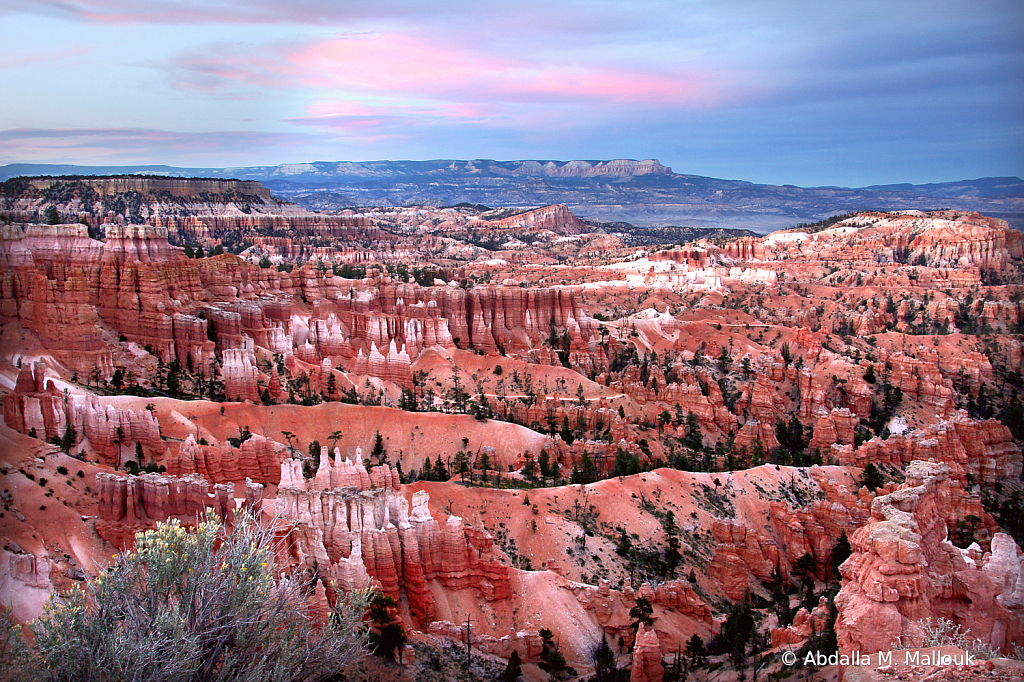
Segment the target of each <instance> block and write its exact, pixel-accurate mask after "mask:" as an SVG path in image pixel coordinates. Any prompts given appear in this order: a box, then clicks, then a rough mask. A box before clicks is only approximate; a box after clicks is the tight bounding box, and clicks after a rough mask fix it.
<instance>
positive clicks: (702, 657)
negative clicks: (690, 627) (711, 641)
mask: <svg viewBox="0 0 1024 682" xmlns="http://www.w3.org/2000/svg"><path fill="white" fill-rule="evenodd" d="M686 654H687V655H688V656H689V657H690V667H691V668H699V667H700V666H702V665H704V664H705V663H706V662H707V660H708V650H707V647H705V646H704V640H703V639H701V638H700V635H698V634H697V633H696V632H695V633H693V635H692V636H691V637H690V639H689V641H687V642H686Z"/></svg>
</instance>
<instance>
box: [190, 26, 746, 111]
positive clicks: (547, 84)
mask: <svg viewBox="0 0 1024 682" xmlns="http://www.w3.org/2000/svg"><path fill="white" fill-rule="evenodd" d="M179 66H180V67H181V69H182V71H181V72H180V75H179V78H180V82H179V85H180V86H181V87H183V88H190V89H198V90H203V91H211V92H212V91H216V90H218V89H223V88H225V87H229V86H230V84H235V85H248V86H254V87H257V88H261V89H265V88H275V89H295V88H298V89H305V90H312V91H314V92H322V93H323V94H324V95H326V96H328V97H330V94H331V93H339V94H340V93H344V99H350V98H359V99H377V100H379V101H380V102H381V103H386V104H387V105H389V106H394V105H396V104H397V105H402V106H414V105H422V106H425V107H426V108H428V109H431V110H434V111H436V112H437V114H438V115H442V116H447V117H473V116H484V115H489V114H494V113H496V111H497V109H498V108H499V107H498V105H499V104H500V103H506V104H507V103H518V104H542V105H549V104H557V103H562V104H567V103H568V104H571V103H578V104H597V105H607V106H626V105H638V106H656V107H657V106H666V107H672V106H694V107H705V106H713V105H715V104H716V103H719V102H720V101H722V100H723V99H724V98H725V97H726V86H725V83H724V81H723V79H721V78H718V77H714V76H713V75H712V74H710V73H702V72H697V71H692V70H691V71H687V70H682V69H668V70H664V69H661V68H651V69H640V68H635V69H628V68H622V67H614V66H605V65H602V64H588V63H583V62H578V63H573V60H572V58H571V57H569V56H563V57H561V58H559V60H558V61H551V62H545V61H542V60H541V59H538V58H526V57H520V56H511V55H506V54H489V53H487V52H483V51H475V50H471V49H469V48H467V47H464V46H462V45H458V44H447V43H441V42H440V41H439V40H424V39H421V38H417V37H413V36H409V35H403V34H397V33H385V34H372V35H361V36H350V37H342V38H335V39H331V40H326V41H321V42H315V43H310V44H299V45H285V46H280V47H278V48H276V49H273V50H271V51H270V52H269V53H264V54H262V55H257V56H253V55H252V54H251V53H248V52H247V53H240V52H238V51H237V50H236V49H234V48H221V49H218V50H216V51H214V52H213V53H212V54H211V53H206V54H203V55H202V56H190V57H186V58H183V59H181V60H179ZM333 99H337V98H333ZM316 106H324V105H313V108H311V109H310V110H309V113H310V115H312V116H317V115H327V114H330V112H322V111H318V110H316V109H315V107H316Z"/></svg>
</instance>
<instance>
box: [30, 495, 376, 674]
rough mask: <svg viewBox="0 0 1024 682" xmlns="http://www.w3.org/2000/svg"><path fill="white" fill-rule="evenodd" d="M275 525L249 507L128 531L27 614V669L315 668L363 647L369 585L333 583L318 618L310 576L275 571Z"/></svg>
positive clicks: (340, 662) (324, 670)
mask: <svg viewBox="0 0 1024 682" xmlns="http://www.w3.org/2000/svg"><path fill="white" fill-rule="evenodd" d="M276 571H277V569H276V568H275V561H274V551H273V535H272V534H271V533H270V532H268V531H267V530H264V529H262V528H260V527H259V525H258V524H257V523H256V522H255V521H254V520H253V519H251V518H250V517H249V515H248V514H245V513H241V514H239V515H238V517H237V519H236V522H235V526H234V528H233V529H232V530H231V532H230V533H227V534H225V533H223V532H221V525H220V523H219V521H218V520H217V519H207V520H205V521H203V522H202V523H200V524H199V525H198V526H197V527H196V528H195V530H188V529H186V528H184V527H183V526H181V524H180V523H178V522H177V521H170V522H167V523H162V524H160V526H159V527H157V528H156V530H152V531H147V532H144V533H139V534H137V535H136V540H135V548H134V549H132V550H131V551H129V552H125V553H123V554H121V555H116V556H115V558H114V563H113V565H112V566H110V567H109V568H108V569H107V570H106V571H104V572H102V573H101V574H100V575H99V576H97V577H96V578H95V579H93V580H90V581H89V582H88V583H87V584H86V586H85V587H84V588H81V587H76V588H74V589H72V590H71V591H69V592H66V593H64V594H63V595H60V596H59V597H55V598H53V599H51V601H50V602H49V603H48V604H47V605H46V607H45V609H44V612H43V615H42V616H40V617H39V618H38V619H37V620H36V621H35V622H34V623H32V625H31V628H32V632H33V634H34V635H35V639H36V645H37V650H36V657H35V661H34V663H35V665H34V666H33V667H34V668H35V669H34V670H33V671H31V673H32V674H31V676H32V677H33V678H34V679H44V680H54V681H57V680H61V681H68V682H77V681H79V680H81V681H85V680H89V681H94V680H96V681H103V682H107V681H109V682H121V681H122V680H132V681H133V682H165V681H182V682H185V681H188V682H205V681H211V682H212V681H215V680H216V681H225V682H227V681H229V680H230V681H235V680H238V681H241V680H253V681H256V680H259V681H263V680H268V681H276V682H292V681H299V680H302V681H303V682H306V681H309V680H323V679H327V678H329V677H332V676H334V675H337V674H338V673H340V672H341V671H342V670H343V669H344V668H345V667H347V665H348V664H349V663H352V662H353V661H355V660H357V659H358V658H361V657H362V656H363V655H364V653H365V646H366V629H365V627H364V625H363V623H362V619H363V615H364V614H365V612H366V608H367V604H368V601H369V597H370V595H369V593H368V592H367V591H362V592H353V593H350V594H349V595H347V596H345V595H341V594H340V593H339V595H340V596H339V599H338V604H337V606H336V608H335V610H334V612H333V614H332V616H331V619H330V623H329V624H328V625H327V626H324V627H320V626H319V625H318V624H317V623H315V622H313V621H312V620H311V619H310V617H309V616H308V609H307V608H306V605H305V597H306V596H307V595H308V593H309V591H310V589H311V586H310V585H309V584H308V582H307V583H305V584H304V583H303V582H302V581H300V580H299V579H297V578H296V579H292V580H288V579H278V578H277V573H276Z"/></svg>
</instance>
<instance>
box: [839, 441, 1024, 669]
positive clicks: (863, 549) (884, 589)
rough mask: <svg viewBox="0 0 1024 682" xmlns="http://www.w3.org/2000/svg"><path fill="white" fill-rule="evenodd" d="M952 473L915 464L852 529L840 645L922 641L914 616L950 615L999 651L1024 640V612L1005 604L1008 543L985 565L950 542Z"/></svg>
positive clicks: (879, 646) (874, 646)
mask: <svg viewBox="0 0 1024 682" xmlns="http://www.w3.org/2000/svg"><path fill="white" fill-rule="evenodd" d="M950 474H951V469H950V467H949V466H948V465H947V464H945V463H942V462H922V461H915V462H912V463H911V464H910V465H909V466H908V467H907V469H906V483H904V484H903V485H902V486H900V487H899V488H897V489H896V490H894V491H893V492H891V493H889V494H887V495H881V496H879V497H876V498H875V500H874V501H873V502H872V506H871V520H870V521H869V522H868V523H867V524H866V525H865V526H863V527H861V528H859V529H858V530H857V531H856V532H855V533H854V534H853V536H852V538H851V544H852V546H853V554H852V555H851V556H850V558H849V559H848V560H847V561H846V562H845V563H844V564H843V565H842V567H841V568H840V571H841V573H842V576H843V585H842V589H841V590H840V592H839V595H838V596H837V598H836V606H837V608H838V610H839V618H838V621H837V623H836V633H837V635H838V639H839V646H840V650H841V651H844V652H847V653H848V652H851V651H854V650H858V651H861V652H865V653H869V652H875V651H882V650H888V649H890V648H893V647H894V646H898V645H900V644H904V645H909V644H914V643H920V642H919V641H918V640H919V638H920V634H921V633H920V632H919V630H918V629H917V627H916V626H915V621H919V620H922V619H925V618H932V619H936V618H946V619H949V620H951V621H953V622H954V623H956V624H957V625H959V626H961V627H962V628H963V629H965V630H966V629H968V628H969V629H970V631H971V635H970V636H971V637H973V638H978V639H981V640H982V641H983V642H985V643H986V644H989V645H990V646H992V647H994V648H996V649H1001V648H1003V647H1008V646H1010V644H1011V643H1014V642H1017V643H1020V641H1021V637H1022V629H1021V624H1022V620H1021V611H1020V609H1012V610H1011V609H1010V608H1008V607H1007V606H1006V605H1005V604H1004V603H1003V602H1004V601H1005V602H1007V603H1010V604H1011V605H1012V603H1013V594H1015V589H1016V587H1015V583H1014V584H1013V587H1012V588H1011V587H1009V585H1010V584H1011V583H1013V581H1012V578H1009V577H1008V576H1010V575H1012V571H1013V569H1012V563H1013V561H1012V557H1011V552H1010V550H1009V546H1008V544H1007V543H1006V541H1005V540H1004V539H1000V540H999V542H997V543H996V549H997V550H998V553H997V554H995V555H994V556H996V557H997V558H996V559H995V561H996V563H995V564H993V565H992V568H990V569H988V570H985V568H984V566H982V567H979V566H978V565H977V563H976V561H975V560H974V558H973V557H971V555H970V553H969V552H968V551H967V550H960V549H957V548H956V547H954V546H953V545H952V544H951V543H950V542H949V541H948V540H947V527H948V521H947V519H950V518H952V517H954V516H955V515H956V514H957V511H956V509H955V507H957V506H959V505H960V504H961V502H960V501H961V500H962V491H959V486H958V484H957V483H956V482H955V481H953V480H951V477H950ZM958 493H959V494H958ZM1012 555H1013V557H1015V556H1016V551H1014V552H1013V553H1012ZM988 561H989V562H990V563H991V562H992V561H993V559H992V558H991V557H990V558H989V560H988ZM1001 595H1007V596H1004V597H1003V600H1002V601H1000V599H999V597H1000V596H1001Z"/></svg>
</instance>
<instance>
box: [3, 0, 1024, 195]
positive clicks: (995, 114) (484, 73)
mask: <svg viewBox="0 0 1024 682" xmlns="http://www.w3.org/2000/svg"><path fill="white" fill-rule="evenodd" d="M0 35H3V36H4V38H3V41H2V43H0V102H2V104H0V164H6V163H26V162H32V163H71V164H96V165H117V164H122V165H123V164H167V165H173V166H188V167H197V166H198V167H218V168H219V167H231V166H255V165H277V164H280V163H302V162H311V161H368V160H377V159H396V160H398V159H403V160H404V159H412V160H423V159H477V158H488V159H499V160H515V159H560V160H570V159H615V158H632V159H648V158H653V159H658V160H659V161H661V162H662V163H663V164H665V165H667V166H671V167H672V168H673V170H674V171H675V172H677V173H689V174H696V175H705V176H712V177H719V178H731V179H740V180H750V181H753V182H766V183H772V184H795V185H803V186H820V185H838V186H848V187H849V186H852V187H857V186H866V185H870V184H883V183H896V182H913V183H924V182H943V181H950V180H960V179H967V178H976V177H983V176H1004V175H1017V176H1024V2H1021V0H963V1H961V0H885V1H875V0H842V1H839V0H816V1H809V0H666V1H664V2H662V1H659V0H648V1H644V0H640V1H632V2H625V1H612V0H607V1H602V0H588V1H586V2H582V1H576V0H517V1H516V2H507V1H506V2H492V1H490V0H465V1H463V0H451V1H446V0H432V1H426V2H424V1H419V0H345V1H343V2H330V1H327V0H290V1H289V0H0Z"/></svg>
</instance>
